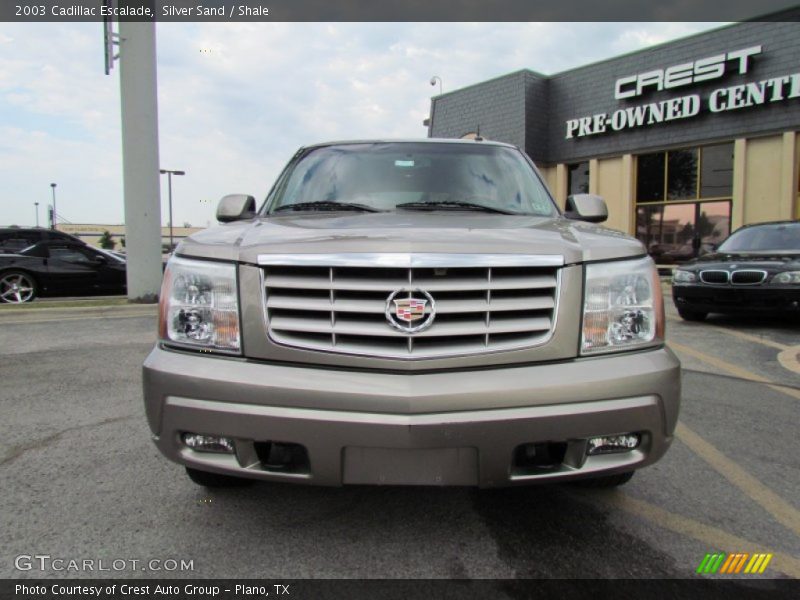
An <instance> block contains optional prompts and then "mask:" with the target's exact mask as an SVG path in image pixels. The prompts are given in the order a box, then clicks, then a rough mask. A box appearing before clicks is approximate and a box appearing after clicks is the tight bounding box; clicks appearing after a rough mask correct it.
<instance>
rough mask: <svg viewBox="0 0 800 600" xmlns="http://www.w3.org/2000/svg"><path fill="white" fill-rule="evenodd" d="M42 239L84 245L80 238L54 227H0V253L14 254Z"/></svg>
mask: <svg viewBox="0 0 800 600" xmlns="http://www.w3.org/2000/svg"><path fill="white" fill-rule="evenodd" d="M43 241H59V242H69V243H72V244H83V245H85V242H84V241H83V240H81V239H80V238H77V237H75V236H74V235H70V234H68V233H64V232H63V231H58V230H54V229H43V228H40V227H2V228H0V254H14V253H16V252H18V251H20V250H23V249H25V248H27V247H29V246H32V245H34V244H36V243H38V242H43Z"/></svg>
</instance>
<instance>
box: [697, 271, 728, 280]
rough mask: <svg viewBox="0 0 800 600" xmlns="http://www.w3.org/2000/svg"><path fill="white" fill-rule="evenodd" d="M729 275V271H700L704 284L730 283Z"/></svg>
mask: <svg viewBox="0 0 800 600" xmlns="http://www.w3.org/2000/svg"><path fill="white" fill-rule="evenodd" d="M729 277H730V276H729V274H728V272H727V271H720V270H716V269H709V270H706V271H700V281H702V282H703V283H728V279H729Z"/></svg>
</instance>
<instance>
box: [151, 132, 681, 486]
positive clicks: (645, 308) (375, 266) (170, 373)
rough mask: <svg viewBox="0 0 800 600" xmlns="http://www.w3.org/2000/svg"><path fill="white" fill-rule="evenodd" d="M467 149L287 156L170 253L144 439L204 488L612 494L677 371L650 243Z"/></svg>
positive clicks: (676, 393) (504, 148)
mask: <svg viewBox="0 0 800 600" xmlns="http://www.w3.org/2000/svg"><path fill="white" fill-rule="evenodd" d="M606 218H607V208H606V205H605V203H604V202H603V200H602V199H601V198H599V197H597V196H591V195H588V194H581V195H575V196H571V197H570V198H569V199H568V201H567V212H566V213H564V214H562V213H561V212H560V211H559V210H558V208H557V206H556V203H555V202H554V201H553V199H552V197H551V195H550V193H549V191H548V190H547V188H546V186H545V185H544V182H543V180H542V177H541V175H540V174H539V173H538V171H537V169H536V167H535V166H534V164H533V162H532V161H531V160H530V159H529V158H528V157H527V156H526V155H525V154H523V153H522V152H521V151H520V150H519V149H517V148H515V147H513V146H509V145H507V144H501V143H495V142H488V141H484V140H480V139H477V140H424V141H413V142H391V141H374V142H343V143H331V144H322V145H318V146H312V147H308V148H303V149H301V150H300V151H299V152H298V153H297V154H296V155H295V156H294V157H293V159H292V160H291V162H290V163H289V165H288V167H287V168H286V170H285V171H284V172H283V174H282V175H281V176H280V177H279V179H278V181H277V182H276V184H275V186H274V187H273V188H272V191H271V192H270V194H269V195H268V197H267V200H266V202H265V204H264V205H263V207H262V208H261V209H260V210H259V211H256V205H255V200H254V199H253V197H252V196H246V195H233V196H227V197H225V198H223V199H222V201H221V203H220V205H219V208H218V211H217V219H218V220H219V221H221V222H223V223H224V224H223V225H221V226H219V227H214V228H211V229H207V230H205V231H202V232H198V233H195V234H193V235H192V236H190V237H189V238H188V239H186V240H185V241H183V242H181V244H180V245H179V246H178V248H177V250H176V252H175V254H174V256H173V257H172V258H171V259H170V261H169V263H168V266H167V269H166V272H165V275H164V283H163V287H162V290H161V294H160V298H161V307H160V311H159V312H160V336H159V338H160V339H159V341H158V343H157V345H156V346H155V348H154V349H153V351H152V352H151V354H150V355H149V357H148V358H147V359H146V361H145V363H144V400H145V407H146V412H147V418H148V422H149V425H150V428H151V431H152V434H153V439H154V441H155V443H156V445H157V446H158V448H159V449H160V450H161V452H162V453H163V454H164V455H165V456H166V457H168V458H169V459H171V460H173V461H175V462H178V463H180V464H183V465H185V466H186V467H187V469H188V474H189V476H190V477H191V479H192V480H193V481H195V482H196V483H199V484H201V485H205V486H216V485H229V484H231V483H239V482H241V481H242V480H243V479H261V480H271V481H284V482H295V483H305V484H318V485H337V486H338V485H343V484H376V485H383V484H387V485H388V484H397V485H475V486H481V487H501V486H512V485H522V484H531V483H539V482H559V481H560V482H563V481H572V480H577V479H584V480H591V483H592V485H599V486H600V485H602V486H614V485H619V484H622V483H625V482H626V481H627V480H628V479H630V477H631V476H632V474H633V471H634V470H636V469H639V468H642V467H645V466H647V465H649V464H652V463H653V462H655V461H656V460H658V459H659V458H661V457H662V456H663V455H664V453H665V452H666V451H667V448H668V447H669V445H670V443H671V442H672V439H673V431H674V429H675V425H676V422H677V418H678V408H679V404H680V364H679V362H678V360H677V359H676V358H675V356H674V355H673V354H672V352H671V351H670V350H669V349H668V348H667V347H666V346H665V344H664V312H663V308H664V306H663V299H662V296H661V285H660V281H659V278H658V276H657V273H656V269H655V264H654V263H653V261H652V259H651V258H650V257H648V256H647V253H646V251H645V248H644V246H643V245H642V244H641V243H640V242H639V241H637V240H635V239H633V238H631V237H628V236H626V235H624V234H622V233H620V232H617V231H611V230H608V229H604V228H603V227H600V226H598V225H596V224H595V223H597V222H601V221H604V220H605V219H606Z"/></svg>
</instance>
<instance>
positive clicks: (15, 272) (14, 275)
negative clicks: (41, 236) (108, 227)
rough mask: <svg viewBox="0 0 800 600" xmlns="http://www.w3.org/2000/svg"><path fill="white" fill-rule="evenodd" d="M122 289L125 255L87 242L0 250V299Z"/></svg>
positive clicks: (17, 301) (23, 299)
mask: <svg viewBox="0 0 800 600" xmlns="http://www.w3.org/2000/svg"><path fill="white" fill-rule="evenodd" d="M125 290H126V285H125V259H123V258H120V257H118V256H116V255H114V254H112V253H111V252H104V251H102V250H98V249H96V248H92V247H91V246H88V245H86V244H81V243H73V242H63V241H44V242H39V243H37V244H34V245H33V246H29V247H28V248H25V249H24V250H20V251H19V252H17V253H16V254H0V302H6V303H11V304H21V303H23V302H30V301H31V300H33V299H34V298H36V297H37V296H59V295H60V296H83V295H91V294H124V293H125Z"/></svg>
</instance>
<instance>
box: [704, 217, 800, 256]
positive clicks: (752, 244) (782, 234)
mask: <svg viewBox="0 0 800 600" xmlns="http://www.w3.org/2000/svg"><path fill="white" fill-rule="evenodd" d="M767 250H783V251H786V250H793V251H798V250H800V223H774V224H771V225H758V226H755V227H746V228H744V229H740V230H739V231H736V232H734V233H733V234H732V235H731V236H730V237H729V238H728V239H727V240H725V241H724V242H723V243H722V244H721V245H720V247H719V251H720V252H761V251H767Z"/></svg>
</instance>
